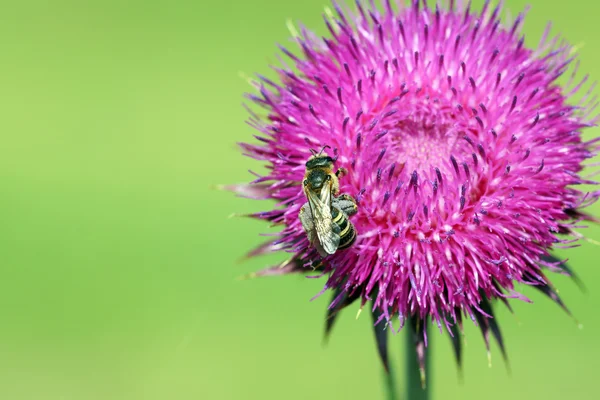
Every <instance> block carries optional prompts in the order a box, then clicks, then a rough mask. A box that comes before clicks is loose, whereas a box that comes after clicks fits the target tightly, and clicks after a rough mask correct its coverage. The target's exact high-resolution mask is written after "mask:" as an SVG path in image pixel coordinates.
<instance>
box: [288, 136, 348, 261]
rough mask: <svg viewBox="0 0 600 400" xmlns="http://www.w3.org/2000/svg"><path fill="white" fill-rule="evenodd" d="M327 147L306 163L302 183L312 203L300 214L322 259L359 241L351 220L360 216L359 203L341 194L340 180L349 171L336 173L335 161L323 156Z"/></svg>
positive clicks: (305, 229)
mask: <svg viewBox="0 0 600 400" xmlns="http://www.w3.org/2000/svg"><path fill="white" fill-rule="evenodd" d="M327 147H329V146H324V147H323V148H322V149H321V151H320V152H319V153H318V154H317V153H316V152H315V151H314V150H312V149H311V153H312V154H313V155H312V156H311V157H310V158H309V159H308V161H306V173H305V175H304V180H303V181H302V185H303V189H304V194H305V195H306V198H307V199H308V202H307V203H305V204H304V205H303V206H302V208H301V209H300V212H299V214H298V216H299V218H300V221H301V222H302V227H303V228H304V231H305V232H306V234H307V236H308V240H309V241H310V243H311V244H312V245H313V246H314V247H315V248H316V249H317V251H318V252H319V254H320V255H321V256H322V257H326V256H327V255H329V254H334V253H335V252H336V251H337V250H338V249H340V250H342V249H346V248H348V247H350V246H351V245H352V244H353V243H354V241H355V240H356V230H355V228H354V225H352V222H350V220H349V219H348V217H349V216H350V215H354V214H356V212H357V210H358V209H357V205H356V201H355V200H354V198H352V196H350V195H348V194H341V195H339V196H338V194H339V191H340V189H339V181H338V178H339V177H341V176H343V175H345V174H346V173H347V170H346V169H345V168H340V169H338V170H337V171H336V172H335V173H333V163H334V159H333V158H331V157H330V156H328V155H327V154H323V150H325V148H327Z"/></svg>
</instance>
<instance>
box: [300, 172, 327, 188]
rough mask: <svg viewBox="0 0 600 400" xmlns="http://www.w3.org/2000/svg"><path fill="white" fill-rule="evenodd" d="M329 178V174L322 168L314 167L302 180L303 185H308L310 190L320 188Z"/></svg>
mask: <svg viewBox="0 0 600 400" xmlns="http://www.w3.org/2000/svg"><path fill="white" fill-rule="evenodd" d="M329 180H331V175H329V174H328V173H326V172H325V171H324V170H322V169H315V170H313V171H311V172H310V173H309V174H308V176H307V177H306V179H305V180H304V186H308V187H309V188H310V189H311V190H320V189H321V188H322V187H323V185H324V184H326V183H327V182H329Z"/></svg>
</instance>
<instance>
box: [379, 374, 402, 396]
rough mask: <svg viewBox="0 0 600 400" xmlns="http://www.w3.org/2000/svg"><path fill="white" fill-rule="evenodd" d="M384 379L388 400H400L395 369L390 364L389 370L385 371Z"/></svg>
mask: <svg viewBox="0 0 600 400" xmlns="http://www.w3.org/2000/svg"><path fill="white" fill-rule="evenodd" d="M383 379H384V381H385V384H384V386H385V398H386V399H387V400H399V398H400V397H399V396H398V394H397V393H398V392H397V389H396V379H395V378H394V371H393V370H392V367H391V366H390V370H389V372H386V371H383Z"/></svg>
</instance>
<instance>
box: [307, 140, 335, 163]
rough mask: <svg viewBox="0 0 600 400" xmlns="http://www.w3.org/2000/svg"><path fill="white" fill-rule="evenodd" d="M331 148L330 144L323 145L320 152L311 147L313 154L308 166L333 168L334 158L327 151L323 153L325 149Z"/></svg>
mask: <svg viewBox="0 0 600 400" xmlns="http://www.w3.org/2000/svg"><path fill="white" fill-rule="evenodd" d="M328 148H330V147H329V146H323V148H322V149H321V151H320V152H318V153H317V152H316V151H315V150H313V149H310V152H311V153H312V156H311V157H310V158H309V159H308V161H307V162H306V168H307V169H311V168H327V169H332V168H333V158H331V157H329V156H328V155H327V154H326V153H325V154H324V153H323V150H325V149H328Z"/></svg>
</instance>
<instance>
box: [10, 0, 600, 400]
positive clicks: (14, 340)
mask: <svg viewBox="0 0 600 400" xmlns="http://www.w3.org/2000/svg"><path fill="white" fill-rule="evenodd" d="M432 3H433V2H432ZM481 3H482V1H474V7H475V8H477V9H478V8H479V7H480V6H481ZM529 3H531V4H532V5H533V9H532V10H531V12H530V14H529V15H528V17H527V20H526V24H525V32H526V33H527V43H528V44H529V45H535V44H537V41H538V39H539V36H540V34H541V33H542V31H543V28H544V25H545V23H546V22H547V21H548V20H553V21H554V32H561V33H562V34H564V35H565V36H566V38H568V39H569V40H570V41H571V42H572V43H574V44H579V43H582V42H583V43H584V47H582V48H581V50H580V54H581V70H582V71H589V72H590V73H591V74H592V77H593V78H594V79H599V78H600V74H599V73H598V71H599V70H600V69H599V67H600V44H599V42H598V41H597V40H596V39H597V38H598V33H599V30H598V22H597V15H598V12H600V5H598V4H595V3H593V2H587V1H586V2H584V1H581V2H579V1H575V0H574V1H571V2H564V1H561V0H530V1H529ZM326 4H327V1H326V0H306V1H303V2H283V1H276V0H254V1H251V2H247V1H241V0H240V1H230V2H217V1H195V0H189V1H173V0H169V1H167V0H164V1H152V0H144V1H127V2H123V1H108V0H103V1H88V2H79V1H60V0H59V1H52V2H50V1H42V0H39V1H35V0H34V1H23V2H8V1H2V2H1V7H0V57H1V61H0V138H1V141H0V398H1V399H11V400H12V399H15V400H17V399H44V400H45V399H48V400H50V399H52V400H71V399H77V400H92V399H128V400H136V399H182V400H183V399H281V398H286V399H288V400H292V399H306V398H312V399H332V398H346V399H365V398H368V399H377V398H381V397H382V395H383V391H382V389H381V368H380V364H379V360H378V358H377V355H376V351H375V345H374V343H373V341H372V333H371V327H370V323H371V321H370V318H369V317H368V316H366V317H361V318H360V319H359V320H358V321H357V320H355V318H354V314H355V310H349V311H348V312H346V313H345V314H344V316H343V317H342V318H341V319H340V321H339V323H338V325H337V326H336V329H335V331H334V333H333V337H332V340H331V341H330V344H329V345H328V346H327V347H324V346H323V345H322V341H321V339H322V317H323V315H324V312H325V311H324V309H325V307H326V304H327V302H328V296H324V297H322V298H320V299H317V300H315V301H313V302H310V301H309V299H310V298H311V297H312V296H313V295H314V294H316V293H317V292H318V291H319V290H320V289H321V286H322V284H323V283H324V281H323V280H308V279H305V278H302V277H285V278H267V279H258V280H251V281H238V280H236V279H235V278H236V277H238V276H240V275H242V274H244V273H247V272H249V271H253V270H257V269H259V268H261V267H263V266H265V265H269V264H272V263H275V262H277V261H279V260H281V259H282V256H280V255H273V256H269V257H264V258H262V259H257V260H252V261H248V262H246V263H243V264H239V263H237V262H236V260H238V259H239V258H240V257H241V256H242V255H243V254H244V252H245V251H246V249H248V248H250V247H251V246H253V245H256V244H258V243H260V242H261V241H262V238H261V237H259V236H258V234H259V233H260V232H266V231H267V229H266V227H265V226H264V225H263V224H261V223H259V222H253V221H249V220H244V219H228V218H227V216H228V215H229V214H230V213H232V212H248V211H257V210H260V209H263V208H268V207H269V206H270V205H269V204H266V203H264V204H260V203H258V202H253V201H249V200H244V199H240V198H236V197H234V196H233V195H231V194H229V193H225V192H218V191H216V190H214V189H212V188H211V185H214V184H218V183H235V182H244V181H248V180H249V179H250V175H249V174H248V173H247V169H249V168H253V169H260V167H259V165H257V164H256V163H255V162H252V161H251V160H249V159H246V158H243V157H242V156H241V155H240V153H239V152H238V151H237V150H236V147H235V143H236V142H238V141H245V140H250V138H251V135H252V134H253V131H252V130H251V128H250V127H248V126H247V125H245V123H244V120H245V117H246V114H245V111H244V110H243V108H242V106H241V102H242V94H243V92H245V91H248V90H251V88H250V86H248V83H247V82H246V81H245V80H244V79H241V78H240V76H239V72H240V71H242V72H244V73H246V74H248V75H251V74H252V73H253V72H262V73H266V74H268V75H269V74H270V71H269V69H268V65H269V64H271V63H276V62H277V60H276V57H275V56H274V55H275V53H276V48H275V43H276V42H280V43H284V44H287V43H289V42H288V36H289V34H288V31H287V28H286V25H285V21H286V19H287V18H290V17H291V18H294V19H295V20H302V21H303V22H305V23H306V25H307V26H309V27H311V28H313V29H315V30H316V31H317V32H319V33H325V29H324V26H323V24H322V22H321V17H320V15H321V13H322V11H323V6H324V5H326ZM524 5H525V2H523V1H520V0H508V1H507V8H508V9H510V10H511V12H512V15H513V16H514V15H516V14H517V13H518V12H519V11H520V10H521V9H522V8H523V7H524ZM598 134H600V131H599V130H597V129H592V130H589V131H588V132H587V136H588V137H589V136H591V135H598ZM592 210H593V212H595V213H596V214H599V213H600V209H599V208H598V207H593V209H592ZM586 233H587V235H589V236H590V237H592V238H596V239H599V240H600V229H598V228H591V229H588V230H587V232H586ZM558 254H559V255H560V256H565V255H568V256H569V257H570V260H571V263H572V264H573V265H574V266H575V268H576V269H577V271H578V272H579V274H580V276H581V277H582V278H583V279H584V280H585V282H586V285H587V288H588V290H587V293H582V292H581V291H580V290H579V289H578V288H577V287H576V285H575V284H574V283H573V282H572V281H570V280H569V279H568V278H565V277H562V276H556V277H555V278H554V282H555V283H556V285H557V287H558V288H559V289H560V290H561V292H560V293H561V295H562V296H563V298H564V299H566V301H567V303H568V305H569V307H570V308H571V309H572V310H573V312H574V314H575V316H576V317H577V319H578V321H579V322H581V323H582V324H583V329H579V328H578V324H577V323H576V322H575V321H574V320H573V319H572V318H570V317H569V316H567V315H566V314H565V313H564V312H563V311H562V310H560V309H559V308H558V307H556V306H555V305H554V304H553V303H552V302H551V301H549V300H547V299H545V298H543V297H542V296H540V295H538V294H537V293H534V292H533V291H532V290H530V289H528V288H524V289H523V292H524V293H525V294H527V295H529V296H530V297H531V298H532V299H533V300H534V302H535V304H534V305H531V304H525V303H518V302H515V303H514V308H515V311H516V316H513V315H511V314H509V313H508V312H505V311H504V310H503V308H499V310H500V311H499V315H498V318H499V320H500V321H501V324H502V327H503V329H504V333H505V339H506V342H507V346H508V349H509V354H510V362H511V372H510V373H509V372H508V371H507V368H506V367H505V366H504V363H503V361H502V359H501V356H500V353H499V351H498V350H497V347H495V345H493V351H492V353H493V354H492V355H493V367H492V368H488V366H487V358H486V353H485V349H484V345H483V340H482V338H481V335H480V333H479V331H478V330H477V329H476V328H475V327H473V326H470V325H469V324H466V325H467V329H466V332H467V340H468V346H467V348H466V353H465V361H464V377H463V380H462V383H461V381H460V380H459V379H458V374H457V370H456V368H455V364H454V359H453V356H452V353H451V347H450V343H449V340H448V338H447V336H446V334H445V335H444V336H442V335H440V334H439V332H437V331H434V332H432V333H431V335H430V336H431V337H432V342H433V345H434V346H435V348H434V354H433V360H432V377H431V378H432V381H431V382H432V390H433V395H434V398H437V399H441V398H445V399H455V398H461V399H481V398H486V399H487V400H492V399H506V398H512V399H547V400H550V399H563V398H579V399H595V398H597V396H598V384H597V379H598V378H597V371H598V368H599V367H600V360H599V359H600V342H599V339H600V316H599V313H598V310H599V308H600V270H599V269H598V259H599V258H600V257H599V256H600V247H596V246H593V245H591V244H588V243H584V244H583V245H582V246H581V247H580V248H577V249H573V250H571V251H569V252H568V253H567V252H564V251H561V252H559V253H558ZM391 340H392V342H393V344H392V354H393V359H394V361H396V367H397V368H396V370H397V373H398V374H401V369H400V367H399V364H400V362H399V361H400V360H402V359H403V356H402V344H403V338H402V335H398V336H396V337H393V338H392V339H391ZM400 385H402V383H401V382H400Z"/></svg>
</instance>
